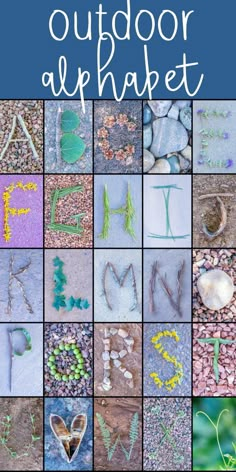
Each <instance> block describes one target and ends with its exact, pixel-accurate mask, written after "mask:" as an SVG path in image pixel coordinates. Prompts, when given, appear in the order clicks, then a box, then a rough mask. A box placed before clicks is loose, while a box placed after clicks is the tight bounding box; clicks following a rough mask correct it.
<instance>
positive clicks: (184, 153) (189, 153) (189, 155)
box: [181, 145, 192, 162]
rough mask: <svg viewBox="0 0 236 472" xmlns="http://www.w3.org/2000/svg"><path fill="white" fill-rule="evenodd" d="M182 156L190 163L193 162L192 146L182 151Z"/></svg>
mask: <svg viewBox="0 0 236 472" xmlns="http://www.w3.org/2000/svg"><path fill="white" fill-rule="evenodd" d="M181 154H182V156H183V157H184V159H188V161H190V162H191V160H192V148H191V146H189V145H188V146H187V147H186V148H185V149H183V150H182V151H181Z"/></svg>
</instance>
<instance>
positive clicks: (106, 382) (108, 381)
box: [103, 377, 111, 385]
mask: <svg viewBox="0 0 236 472" xmlns="http://www.w3.org/2000/svg"><path fill="white" fill-rule="evenodd" d="M103 384H105V385H111V379H109V377H104V379H103Z"/></svg>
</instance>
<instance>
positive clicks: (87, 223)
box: [44, 175, 93, 248]
mask: <svg viewBox="0 0 236 472" xmlns="http://www.w3.org/2000/svg"><path fill="white" fill-rule="evenodd" d="M75 185H81V186H82V187H83V192H76V193H71V194H70V195H67V196H66V197H64V198H61V199H59V200H58V203H57V208H56V214H55V216H56V218H55V219H56V222H57V223H63V224H68V225H74V226H75V220H74V219H73V218H69V216H70V215H75V214H79V213H86V215H84V216H83V217H82V218H81V226H82V228H83V233H82V234H79V235H78V234H68V233H64V232H61V231H52V230H50V229H48V228H47V225H48V224H49V223H50V217H51V204H50V202H51V193H52V191H53V190H55V189H61V188H65V187H73V186H75ZM44 188H45V212H44V224H45V247H47V248H49V247H54V248H63V247H65V248H67V247H68V248H78V247H86V248H87V247H92V241H93V178H92V176H90V175H55V176H52V175H51V176H45V181H44Z"/></svg>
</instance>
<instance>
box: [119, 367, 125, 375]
mask: <svg viewBox="0 0 236 472" xmlns="http://www.w3.org/2000/svg"><path fill="white" fill-rule="evenodd" d="M119 370H120V371H121V372H122V374H124V372H125V371H126V367H122V365H121V366H120V367H119Z"/></svg>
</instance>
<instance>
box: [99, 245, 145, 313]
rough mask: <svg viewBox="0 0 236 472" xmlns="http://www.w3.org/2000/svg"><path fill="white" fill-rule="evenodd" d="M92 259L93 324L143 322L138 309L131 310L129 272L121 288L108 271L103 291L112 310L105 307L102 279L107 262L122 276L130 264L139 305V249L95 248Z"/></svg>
mask: <svg viewBox="0 0 236 472" xmlns="http://www.w3.org/2000/svg"><path fill="white" fill-rule="evenodd" d="M94 254H95V260H94V320H95V321H106V322H111V321H117V322H124V321H130V322H134V321H142V314H141V310H140V312H139V311H138V310H134V311H130V309H129V308H130V307H131V306H132V305H133V289H132V285H131V276H130V272H129V273H128V275H127V278H126V281H125V284H124V286H123V287H122V288H120V287H119V285H118V284H117V283H115V281H114V279H113V277H112V275H111V273H110V271H109V270H108V272H107V277H106V288H107V293H108V297H109V301H110V303H111V304H112V307H113V309H112V311H111V310H109V308H108V307H107V304H106V301H105V298H104V296H103V295H102V290H103V289H102V277H103V272H104V268H105V265H106V263H107V262H111V263H112V264H114V266H115V268H116V271H117V274H118V276H121V274H122V273H123V271H124V269H125V268H127V266H128V265H129V264H131V263H132V264H133V268H134V273H135V279H136V286H137V291H138V300H139V304H140V307H141V306H142V305H141V302H142V275H141V274H142V266H141V257H142V252H141V250H139V249H104V250H103V249H95V251H94Z"/></svg>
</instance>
